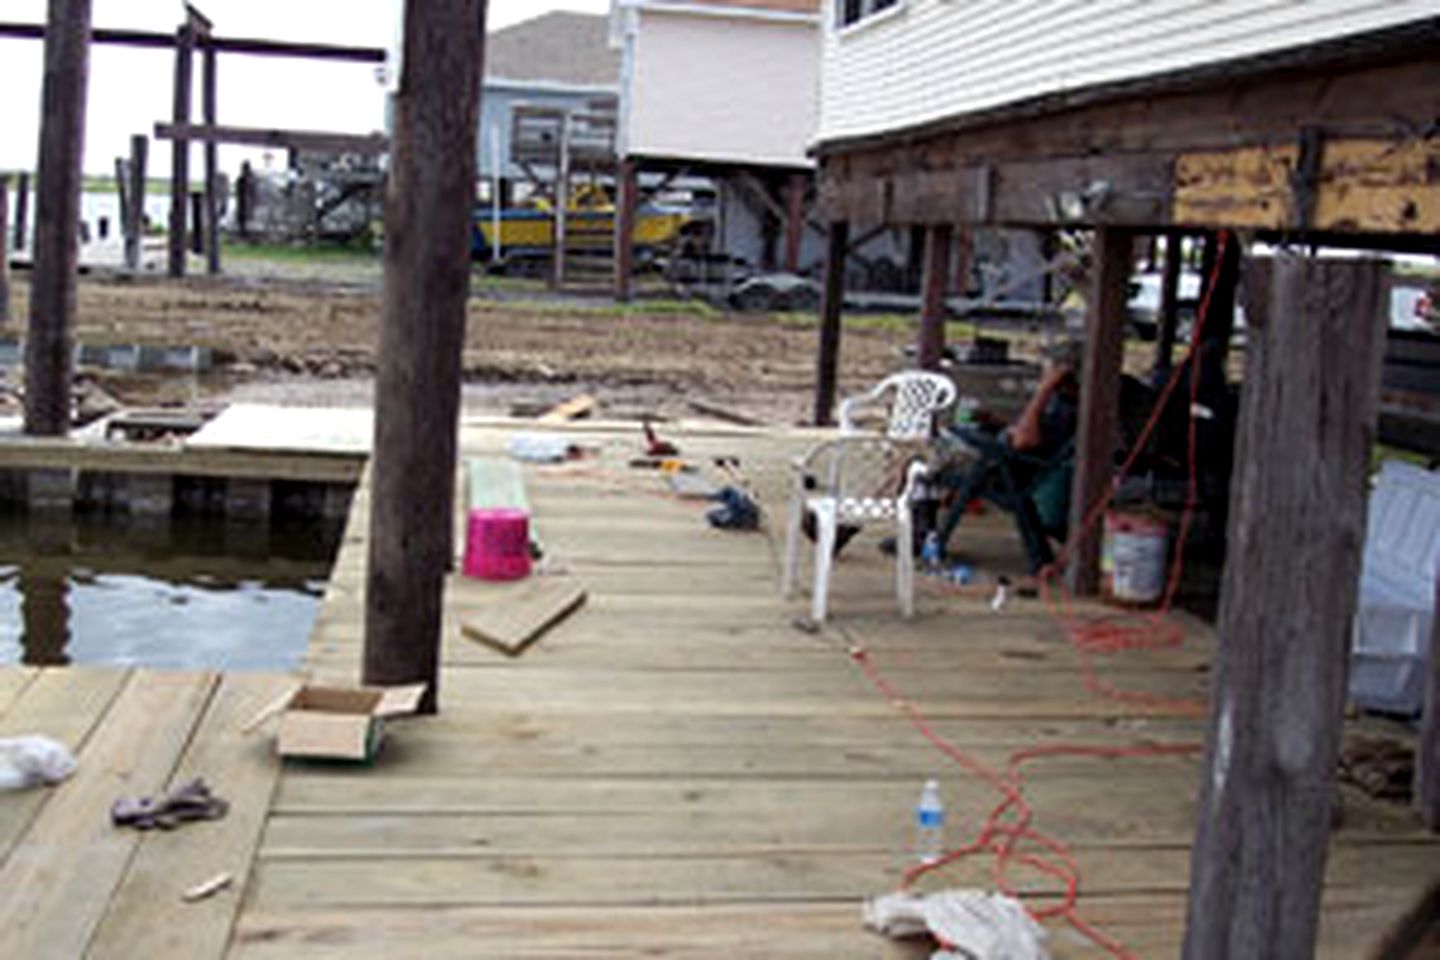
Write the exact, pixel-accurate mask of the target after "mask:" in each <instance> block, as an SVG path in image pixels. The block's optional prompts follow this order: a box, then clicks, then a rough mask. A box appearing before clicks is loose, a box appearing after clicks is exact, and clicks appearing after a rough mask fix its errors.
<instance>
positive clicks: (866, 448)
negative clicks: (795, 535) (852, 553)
mask: <svg viewBox="0 0 1440 960" xmlns="http://www.w3.org/2000/svg"><path fill="white" fill-rule="evenodd" d="M913 459H914V454H913V452H912V451H908V450H906V449H905V448H904V447H903V446H902V445H900V444H897V443H895V442H894V441H893V440H891V439H889V438H888V437H881V436H875V435H867V434H857V435H853V436H845V437H839V438H837V439H835V440H829V441H826V442H824V443H821V444H819V445H818V446H816V447H814V448H812V449H811V450H810V452H809V453H808V454H807V455H806V457H805V460H804V462H803V464H802V468H803V470H804V473H805V475H806V476H807V477H809V480H810V483H811V485H812V486H811V488H810V493H811V494H818V495H821V496H827V497H833V498H834V499H835V501H836V503H837V507H838V510H839V515H840V518H841V520H843V521H845V522H849V523H864V522H865V521H867V520H882V519H887V518H890V517H893V516H895V513H896V511H897V510H898V509H899V504H901V503H904V502H905V501H906V500H907V498H908V497H909V496H910V493H911V485H912V481H911V479H910V476H909V471H908V468H909V466H910V463H911V462H912V461H913Z"/></svg>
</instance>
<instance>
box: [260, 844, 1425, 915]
mask: <svg viewBox="0 0 1440 960" xmlns="http://www.w3.org/2000/svg"><path fill="white" fill-rule="evenodd" d="M1071 852H1072V854H1073V856H1074V857H1075V859H1076V860H1077V862H1078V863H1079V865H1080V869H1081V874H1082V887H1081V889H1082V890H1083V891H1084V892H1086V893H1087V894H1136V893H1152V892H1173V893H1179V892H1183V891H1185V890H1186V889H1187V886H1188V879H1187V876H1186V865H1187V864H1188V862H1189V857H1190V848H1189V844H1188V843H1180V844H1175V845H1170V846H1159V845H1156V846H1143V845H1130V844H1126V845H1121V846H1087V845H1081V844H1075V845H1072V847H1071ZM1381 852H1383V857H1382V856H1379V855H1378V854H1379V853H1381ZM1437 853H1440V847H1435V846H1427V845H1387V846H1383V847H1376V846H1374V845H1356V846H1350V845H1337V848H1336V850H1335V851H1334V856H1333V857H1332V860H1333V861H1334V865H1333V867H1332V868H1331V870H1330V871H1329V874H1328V877H1329V879H1330V881H1331V883H1332V885H1335V886H1343V887H1359V888H1363V887H1365V886H1367V885H1374V884H1389V885H1395V884H1397V883H1399V882H1402V881H1404V880H1411V881H1418V880H1419V879H1421V878H1425V877H1428V876H1429V875H1430V874H1431V872H1432V871H1433V869H1434V863H1435V858H1436V855H1437ZM907 861H908V858H906V857H904V856H902V855H901V854H900V853H899V852H896V853H894V854H857V853H850V852H839V853H833V854H831V853H805V852H800V851H793V850H785V851H782V852H779V853H770V852H766V853H757V854H754V855H750V856H746V855H740V854H732V855H717V856H695V857H688V856H673V857H672V856H663V855H661V856H656V855H648V854H646V853H645V852H644V851H636V852H635V854H634V855H632V856H630V857H620V856H616V855H613V854H610V853H599V854H593V855H592V854H590V853H589V852H588V851H581V852H575V853H572V854H569V855H565V854H561V855H553V856H523V855H520V856H506V855H485V854H476V855H473V856H466V857H440V856H424V857H411V856H406V855H403V854H401V855H399V856H394V857H364V856H357V857H348V856H347V857H338V858H310V859H307V860H305V861H290V860H280V861H270V860H267V859H265V858H264V857H263V855H262V859H261V861H260V863H259V865H258V868H257V874H256V876H257V880H256V883H255V886H254V899H253V901H252V902H253V904H254V906H255V908H256V909H261V910H265V909H274V908H277V907H282V906H291V907H294V906H306V907H347V908H350V909H370V908H372V907H384V906H410V907H425V908H433V907H447V906H481V905H499V904H555V905H566V904H594V905H601V904H617V905H627V904H628V905H638V904H671V905H682V904H725V903H737V902H779V901H797V900H799V901H824V900H837V899H843V900H849V901H852V902H854V901H857V900H858V899H859V898H861V897H863V896H865V895H866V894H867V893H871V892H873V891H876V890H888V889H893V887H894V886H895V884H896V882H897V881H898V879H899V876H900V872H901V869H902V868H903V867H904V866H905V865H906V864H907ZM990 866H991V865H990V863H989V862H988V861H987V860H986V858H979V859H977V860H973V861H968V862H965V863H962V864H958V865H955V866H953V867H947V868H945V870H944V871H943V872H942V874H941V875H939V876H937V877H936V878H935V880H934V882H935V883H936V884H937V886H939V885H943V886H988V884H989V882H990V874H991V872H990ZM1022 874H1023V875H1017V876H1016V878H1015V879H1016V882H1017V884H1018V886H1019V888H1020V889H1021V890H1024V891H1026V892H1028V893H1030V894H1032V895H1044V894H1054V893H1057V892H1060V890H1061V889H1062V887H1060V886H1059V885H1057V882H1056V881H1055V880H1054V879H1053V878H1051V877H1049V876H1048V875H1045V874H1040V873H1038V872H1036V871H1030V872H1023V871H1022Z"/></svg>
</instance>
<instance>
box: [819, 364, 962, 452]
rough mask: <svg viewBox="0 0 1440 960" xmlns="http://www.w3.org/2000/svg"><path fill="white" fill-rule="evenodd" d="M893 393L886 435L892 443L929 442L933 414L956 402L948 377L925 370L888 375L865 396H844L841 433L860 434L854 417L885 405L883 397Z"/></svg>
mask: <svg viewBox="0 0 1440 960" xmlns="http://www.w3.org/2000/svg"><path fill="white" fill-rule="evenodd" d="M892 390H893V391H894V393H895V397H894V399H893V400H892V401H890V411H889V420H888V421H887V423H886V425H885V436H887V437H889V438H890V439H891V440H921V441H928V440H929V439H930V438H931V436H933V434H934V430H935V415H936V414H937V413H939V412H940V411H941V410H944V409H945V408H946V407H948V406H950V405H951V404H952V403H954V402H955V397H956V395H957V391H956V389H955V382H954V381H953V380H951V379H950V378H949V377H946V376H942V375H940V374H938V373H930V372H929V371H927V370H907V371H905V372H903V373H896V374H891V375H890V376H888V377H886V378H885V379H884V380H881V381H880V382H879V383H877V384H875V386H873V387H871V388H870V389H869V390H868V391H866V392H865V393H861V394H857V395H855V396H853V397H846V398H845V399H844V400H843V401H841V403H840V432H841V433H842V434H852V433H860V432H861V431H860V429H859V428H858V427H857V426H856V424H855V417H856V414H857V413H858V412H859V411H860V410H861V409H862V408H864V407H869V406H877V405H879V404H881V403H884V402H885V399H886V398H885V395H886V394H887V393H889V392H890V391H892Z"/></svg>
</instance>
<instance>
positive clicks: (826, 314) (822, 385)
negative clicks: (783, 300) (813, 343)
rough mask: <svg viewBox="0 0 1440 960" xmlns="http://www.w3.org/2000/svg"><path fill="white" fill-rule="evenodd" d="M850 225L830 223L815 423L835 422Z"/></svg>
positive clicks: (827, 241) (818, 357) (818, 424)
mask: <svg viewBox="0 0 1440 960" xmlns="http://www.w3.org/2000/svg"><path fill="white" fill-rule="evenodd" d="M849 248H850V224H849V223H848V222H847V221H844V220H837V221H835V222H833V223H831V224H830V229H829V231H828V235H827V236H826V240H825V285H824V287H823V289H822V290H821V293H820V349H819V352H818V354H817V358H816V370H815V424H816V426H822V427H823V426H829V425H830V424H832V423H834V422H835V393H836V384H837V374H838V371H839V367H840V320H841V316H842V314H843V313H844V311H845V259H846V257H847V256H848V255H849Z"/></svg>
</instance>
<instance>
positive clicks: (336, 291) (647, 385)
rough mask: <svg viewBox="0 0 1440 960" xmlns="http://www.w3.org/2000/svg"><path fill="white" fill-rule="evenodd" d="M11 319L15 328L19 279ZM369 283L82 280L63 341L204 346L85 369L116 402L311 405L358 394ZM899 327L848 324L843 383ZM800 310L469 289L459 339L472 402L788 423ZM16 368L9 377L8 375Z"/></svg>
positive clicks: (799, 367) (805, 367)
mask: <svg viewBox="0 0 1440 960" xmlns="http://www.w3.org/2000/svg"><path fill="white" fill-rule="evenodd" d="M15 279H16V284H15V291H14V300H13V302H12V316H13V317H15V318H17V321H16V323H15V324H14V326H15V327H16V329H17V331H18V330H23V323H24V318H25V317H27V316H28V313H27V297H28V278H27V277H26V276H25V275H24V274H20V275H18V276H17V277H16V278H15ZM379 315H380V291H379V287H378V283H376V282H374V280H373V279H367V280H362V281H361V282H346V281H337V280H335V279H326V278H315V277H313V276H296V275H294V274H293V273H292V274H291V275H289V276H285V275H273V274H272V275H268V276H262V275H257V274H256V273H255V272H254V271H253V270H252V271H246V275H242V276H232V277H228V278H225V279H208V278H192V279H189V280H186V281H183V282H171V281H165V280H159V279H150V278H137V279H125V278H120V277H115V276H109V277H106V276H93V275H92V276H86V277H82V278H81V281H80V285H79V314H78V325H77V331H76V333H77V339H78V340H79V341H80V342H82V343H88V344H148V345H158V346H191V345H194V346H202V347H209V348H211V349H212V350H213V351H214V355H215V358H216V366H215V368H214V370H213V372H211V373H208V374H205V375H203V376H200V377H193V376H189V375H184V374H171V375H165V376H135V375H124V374H119V373H116V372H114V371H98V370H94V371H92V370H87V371H84V375H85V376H87V377H93V378H94V379H95V381H96V382H98V383H99V384H100V386H101V387H102V388H103V389H104V390H105V391H106V392H107V393H109V394H111V395H113V396H114V397H115V398H116V399H118V400H119V401H120V402H122V403H123V404H125V405H127V406H134V405H156V404H160V405H173V404H187V403H196V402H202V403H209V402H219V401H223V400H227V399H241V400H251V401H264V402H280V403H293V404H321V405H360V404H367V403H369V402H370V400H371V389H372V383H373V379H372V378H373V374H374V370H375V364H376V356H375V353H376V348H375V345H376V342H377V327H378V322H379ZM911 336H912V333H911V331H910V330H909V329H907V327H906V325H904V324H903V323H898V322H895V321H893V320H892V321H889V322H884V321H881V322H877V321H875V320H874V319H873V318H858V319H857V321H856V322H855V323H854V324H853V325H851V326H847V330H846V332H845V338H844V342H843V345H842V371H841V379H842V383H841V389H842V392H844V391H848V390H854V389H858V388H860V387H862V386H864V385H866V384H868V383H871V382H873V381H874V380H875V379H877V378H878V377H880V376H882V375H884V374H885V373H886V372H889V371H890V370H892V369H896V368H898V367H900V366H902V365H903V359H902V356H901V352H900V351H901V349H902V348H903V347H904V346H905V345H906V344H907V343H908V342H909V341H910V338H911ZM815 351H816V329H815V320H814V318H813V317H806V316H798V315H790V316H782V317H771V316H763V315H746V314H735V313H722V312H720V311H716V310H714V309H712V308H709V307H705V306H702V305H697V304H685V303H678V302H673V301H653V302H646V301H642V302H640V303H639V304H637V305H635V306H633V307H625V308H621V307H616V306H615V305H613V304H612V303H610V302H609V301H607V300H604V299H599V298H595V299H583V298H576V297H554V296H551V295H549V294H547V293H546V292H545V291H543V289H541V288H538V287H536V288H534V289H533V290H532V289H524V288H515V287H507V288H505V289H498V290H497V289H493V288H490V287H486V286H483V285H482V289H480V290H479V291H478V292H477V293H476V295H475V296H474V297H473V298H472V302H471V306H470V313H469V323H468V329H467V334H466V346H465V361H464V369H465V384H466V389H465V403H466V409H467V411H471V412H500V413H504V412H512V411H525V410H528V409H531V408H533V407H535V406H543V405H545V404H548V403H552V402H558V401H560V400H563V399H565V398H566V397H569V396H571V395H573V394H576V393H580V392H588V393H592V394H594V395H595V396H596V397H598V398H599V399H600V400H601V401H602V403H603V404H604V407H605V411H604V412H605V413H606V414H608V415H613V416H622V417H625V416H639V415H656V416H660V417H666V418H678V417H682V416H692V417H693V416H695V411H694V409H693V408H692V407H691V406H690V401H692V400H700V401H703V402H709V403H713V404H718V405H721V406H723V407H726V408H729V409H733V410H734V411H736V412H738V413H741V414H743V415H746V416H750V417H754V418H756V419H759V420H763V421H765V422H771V423H793V422H799V421H801V420H802V419H803V418H804V417H805V416H806V414H807V412H808V411H809V408H810V404H811V403H812V398H813V390H814V371H815ZM17 376H18V374H17V373H16V372H15V371H12V372H11V374H10V377H11V379H12V382H13V381H14V380H15V379H16V378H17Z"/></svg>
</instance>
